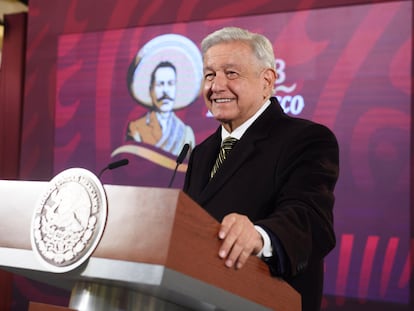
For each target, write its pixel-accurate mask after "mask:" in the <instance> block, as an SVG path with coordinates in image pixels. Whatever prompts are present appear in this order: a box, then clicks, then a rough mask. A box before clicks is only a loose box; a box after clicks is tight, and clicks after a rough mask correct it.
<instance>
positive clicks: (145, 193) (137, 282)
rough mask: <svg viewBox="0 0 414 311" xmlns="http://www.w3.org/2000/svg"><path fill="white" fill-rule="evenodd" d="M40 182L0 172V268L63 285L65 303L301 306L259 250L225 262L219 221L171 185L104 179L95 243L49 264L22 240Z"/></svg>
mask: <svg viewBox="0 0 414 311" xmlns="http://www.w3.org/2000/svg"><path fill="white" fill-rule="evenodd" d="M47 185H48V183H47V182H39V181H10V180H9V181H6V180H0V197H1V198H2V200H1V201H2V202H1V203H0V204H1V205H0V268H1V269H4V270H7V271H11V272H13V273H16V274H19V275H23V276H25V277H27V278H31V279H34V280H38V281H41V282H45V283H48V284H51V285H54V286H58V287H62V288H65V289H68V290H71V291H72V295H71V300H70V304H69V306H68V307H70V308H71V309H74V310H79V311H81V310H82V311H83V310H280V311H299V310H301V301H300V295H299V294H298V293H297V292H296V291H295V290H294V289H293V288H292V287H290V285H289V284H287V283H286V282H284V281H283V280H281V279H278V278H275V277H272V276H270V274H269V270H268V267H267V266H266V264H265V263H264V262H262V261H261V260H260V259H259V258H257V257H255V256H252V258H250V259H249V260H248V262H247V263H246V265H245V266H244V267H243V268H242V269H240V270H235V269H229V268H227V267H225V266H224V263H223V261H222V260H221V259H220V258H219V257H218V255H217V253H218V248H219V246H220V241H219V240H218V238H217V232H218V228H219V223H218V222H217V221H216V220H215V219H214V218H212V217H211V216H210V215H209V214H208V213H207V212H206V211H204V210H203V209H202V208H201V207H200V206H198V205H197V204H196V203H195V202H194V201H193V200H191V198H190V197H188V196H187V195H186V194H185V193H183V192H182V191H180V190H177V189H163V188H148V187H132V186H117V185H104V189H105V192H106V195H107V202H108V213H107V220H106V225H105V229H104V232H103V235H102V237H101V240H100V241H99V243H98V245H97V247H96V249H95V250H94V252H93V253H92V255H91V256H90V257H89V259H88V260H87V261H86V262H84V263H83V264H82V265H80V266H79V267H77V268H75V269H74V270H71V271H69V272H65V273H53V272H50V271H48V269H47V268H45V266H43V265H42V263H41V262H40V261H39V260H37V258H36V257H35V255H34V252H33V251H32V249H31V242H30V227H31V220H32V215H33V211H34V207H35V204H36V202H37V201H38V198H39V195H40V194H41V193H42V192H43V191H44V190H45V189H46V187H47ZM87 303H89V305H87Z"/></svg>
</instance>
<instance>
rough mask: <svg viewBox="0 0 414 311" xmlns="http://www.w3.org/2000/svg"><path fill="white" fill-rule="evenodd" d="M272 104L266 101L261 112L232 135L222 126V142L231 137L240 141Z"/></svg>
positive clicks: (258, 111) (257, 112)
mask: <svg viewBox="0 0 414 311" xmlns="http://www.w3.org/2000/svg"><path fill="white" fill-rule="evenodd" d="M270 103H271V101H270V99H268V100H267V101H265V102H264V104H263V105H262V107H260V108H259V110H257V111H256V113H255V114H254V115H253V116H251V117H250V118H249V119H247V120H246V121H245V122H244V123H242V124H241V125H240V126H239V127H237V128H236V129H235V130H234V131H233V132H231V133H229V132H228V131H227V130H226V129H225V128H224V126H221V141H223V140H224V139H226V138H227V137H229V136H231V137H234V138H237V139H240V138H241V137H242V136H243V134H244V133H245V132H246V131H247V129H248V128H249V127H250V125H252V123H253V122H254V121H256V119H257V118H258V117H259V116H260V115H261V114H262V113H263V111H265V110H266V108H267V107H268V106H269V105H270Z"/></svg>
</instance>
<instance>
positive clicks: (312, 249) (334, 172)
mask: <svg viewBox="0 0 414 311" xmlns="http://www.w3.org/2000/svg"><path fill="white" fill-rule="evenodd" d="M338 174H339V148H338V144H337V140H336V138H335V136H334V134H333V133H332V132H331V131H330V130H329V129H328V128H326V127H324V126H322V125H319V124H313V123H311V124H309V125H308V126H306V127H304V128H302V130H300V131H299V132H298V131H296V133H295V134H294V135H293V136H290V137H287V138H286V143H285V148H284V151H283V153H282V156H281V158H280V161H279V163H278V165H277V169H276V171H275V174H274V178H275V196H274V197H275V200H274V203H273V204H274V208H273V212H272V213H271V214H270V215H269V217H267V218H266V219H262V220H260V221H257V222H256V224H257V225H260V226H262V227H263V228H265V229H266V231H267V232H268V233H269V235H270V237H271V239H272V243H277V247H279V248H280V250H281V251H280V254H281V255H280V256H279V257H278V256H277V253H278V252H276V256H275V258H271V259H268V260H267V263H268V264H269V266H270V270H271V271H273V272H275V274H278V275H281V276H286V277H291V276H295V275H297V274H298V273H300V272H302V271H303V270H305V269H306V268H307V266H308V264H309V262H310V261H312V260H322V259H323V257H324V256H326V255H327V254H328V253H329V251H330V250H332V249H333V248H334V246H335V243H336V240H335V234H334V230H333V205H334V201H335V198H334V187H335V184H336V181H337V178H338ZM283 256H286V257H285V258H283ZM283 261H285V263H284V264H283V266H282V267H281V266H280V265H281V262H283Z"/></svg>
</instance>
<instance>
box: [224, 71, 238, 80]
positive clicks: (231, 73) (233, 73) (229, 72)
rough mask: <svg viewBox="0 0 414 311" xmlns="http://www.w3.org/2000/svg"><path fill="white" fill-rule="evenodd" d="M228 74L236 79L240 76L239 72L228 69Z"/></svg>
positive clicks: (228, 76) (230, 77)
mask: <svg viewBox="0 0 414 311" xmlns="http://www.w3.org/2000/svg"><path fill="white" fill-rule="evenodd" d="M226 76H227V78H229V79H236V78H237V77H238V76H239V74H238V73H237V72H235V71H228V72H226Z"/></svg>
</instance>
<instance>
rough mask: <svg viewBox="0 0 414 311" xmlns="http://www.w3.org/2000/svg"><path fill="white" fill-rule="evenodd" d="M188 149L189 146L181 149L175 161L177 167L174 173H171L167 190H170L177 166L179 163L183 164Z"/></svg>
mask: <svg viewBox="0 0 414 311" xmlns="http://www.w3.org/2000/svg"><path fill="white" fill-rule="evenodd" d="M188 149H190V144H184V146H183V149H181V152H180V154H179V155H178V157H177V160H176V161H175V162H176V163H177V165H176V166H175V169H174V173H173V175H172V177H171V180H170V183H169V185H168V188H171V185H172V183H173V181H174V178H175V174H176V173H177V169H178V166H179V165H180V164H181V163H183V161H184V159H185V157H186V156H187V153H188Z"/></svg>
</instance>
